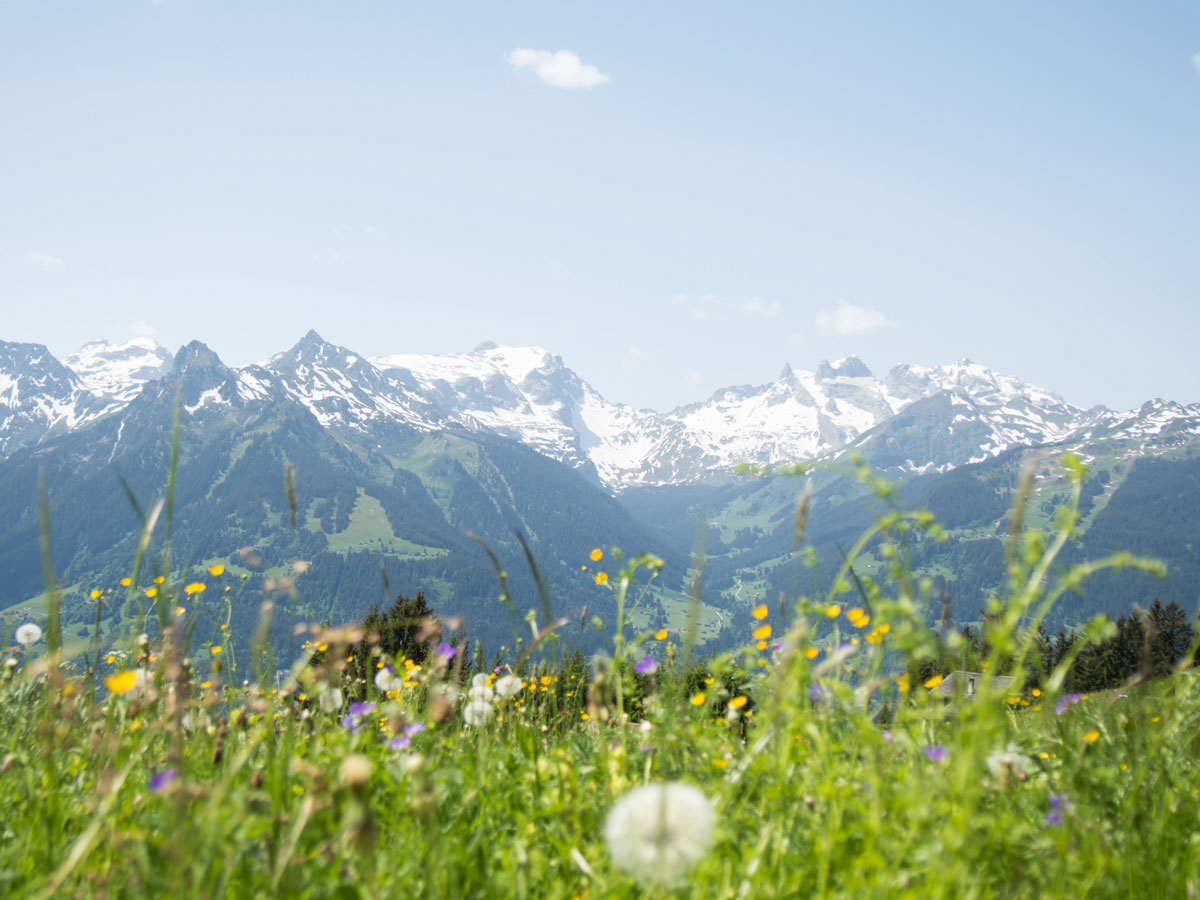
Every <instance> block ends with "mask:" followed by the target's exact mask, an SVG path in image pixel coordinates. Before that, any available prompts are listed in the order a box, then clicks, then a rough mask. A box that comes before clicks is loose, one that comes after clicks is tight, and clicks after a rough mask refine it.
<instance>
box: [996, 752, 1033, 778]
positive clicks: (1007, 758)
mask: <svg viewBox="0 0 1200 900" xmlns="http://www.w3.org/2000/svg"><path fill="white" fill-rule="evenodd" d="M987 767H988V771H989V772H991V773H992V777H993V778H998V779H1007V778H1009V777H1010V776H1017V777H1020V776H1021V775H1026V774H1028V772H1029V770H1030V769H1032V768H1033V760H1031V759H1030V758H1029V757H1028V756H1024V755H1023V754H1021V753H1020V751H1018V750H1017V748H1016V747H1014V746H1013V745H1012V744H1009V745H1008V747H1006V748H1005V749H1004V750H996V751H994V752H992V753H989V754H988V758H987Z"/></svg>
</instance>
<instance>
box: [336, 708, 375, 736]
mask: <svg viewBox="0 0 1200 900" xmlns="http://www.w3.org/2000/svg"><path fill="white" fill-rule="evenodd" d="M372 712H375V704H374V703H372V702H370V701H367V702H366V703H351V704H350V712H349V713H347V714H346V715H344V716H342V727H343V728H348V729H350V733H351V734H358V732H359V731H360V730H361V729H362V718H363V716H365V715H366V714H367V713H372Z"/></svg>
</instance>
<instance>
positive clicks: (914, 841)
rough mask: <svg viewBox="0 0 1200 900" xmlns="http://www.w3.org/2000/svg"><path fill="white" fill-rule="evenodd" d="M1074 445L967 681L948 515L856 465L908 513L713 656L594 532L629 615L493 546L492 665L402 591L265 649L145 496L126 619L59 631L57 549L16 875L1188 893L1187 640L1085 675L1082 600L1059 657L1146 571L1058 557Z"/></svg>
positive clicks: (1077, 470)
mask: <svg viewBox="0 0 1200 900" xmlns="http://www.w3.org/2000/svg"><path fill="white" fill-rule="evenodd" d="M1066 464H1067V467H1068V470H1069V471H1070V472H1072V473H1073V474H1072V482H1073V484H1074V488H1075V493H1074V498H1073V500H1072V501H1070V502H1068V504H1067V505H1065V506H1064V507H1063V508H1062V509H1061V510H1060V514H1059V516H1058V519H1057V520H1056V525H1055V528H1054V530H1053V531H1051V532H1049V533H1046V532H1043V531H1038V530H1032V529H1030V530H1026V529H1023V528H1022V525H1021V508H1020V504H1018V507H1017V509H1015V510H1014V514H1013V523H1012V536H1011V540H1010V546H1009V579H1008V583H1007V584H1006V586H1005V589H1004V591H1002V592H1001V593H999V594H998V595H997V596H996V597H994V598H993V600H992V601H991V604H990V606H989V609H988V611H987V612H988V615H987V616H986V618H985V620H984V624H983V625H982V626H981V627H982V629H983V632H982V634H983V637H984V638H985V641H986V646H987V648H988V652H987V656H986V658H984V659H982V660H980V661H978V671H977V672H976V671H973V670H972V674H971V677H970V680H969V681H968V679H967V678H966V677H964V674H963V673H964V672H966V671H967V670H968V668H969V666H968V664H967V663H966V662H965V661H963V660H964V659H965V656H960V655H961V654H965V649H964V648H963V647H962V642H961V640H960V639H959V636H958V635H957V634H956V633H954V632H947V631H945V630H943V629H939V628H938V626H937V624H936V623H935V624H930V623H929V622H928V621H927V615H926V611H927V610H928V608H929V606H930V599H931V598H930V592H931V586H930V584H929V583H928V581H927V580H926V579H922V578H919V577H916V576H914V575H913V573H912V572H911V571H909V569H908V567H907V565H906V562H905V545H906V540H907V536H908V535H911V534H912V533H914V532H915V531H917V530H920V531H922V532H924V533H926V534H928V535H932V536H933V537H935V538H936V537H937V535H938V533H939V527H938V525H937V523H936V522H934V521H933V520H932V518H931V517H929V516H928V515H926V514H923V513H921V512H909V511H904V510H901V509H898V508H895V507H894V506H892V505H891V502H892V500H893V497H892V495H891V493H890V492H889V488H888V486H887V485H886V484H884V483H883V482H879V481H876V480H874V478H873V476H871V475H870V474H869V473H867V472H865V470H861V471H859V473H858V475H859V477H861V478H862V479H863V480H864V481H866V482H867V483H868V484H869V485H870V486H871V487H872V489H873V490H874V491H875V493H876V495H877V498H878V499H879V501H880V503H881V509H882V510H883V512H882V515H881V517H880V519H879V521H878V523H877V524H876V525H875V526H874V527H873V528H872V529H871V530H870V531H869V532H868V533H866V534H864V535H863V536H862V537H861V538H860V539H859V541H858V542H857V543H856V544H855V545H854V546H853V547H850V548H848V551H847V553H846V556H845V561H844V564H843V566H842V569H841V572H840V574H839V576H838V577H837V578H836V579H835V580H834V582H833V583H831V584H828V585H821V586H815V587H814V589H813V590H812V591H811V592H809V593H808V594H807V595H804V596H793V597H781V598H779V600H778V602H776V603H771V604H767V605H760V606H757V607H754V608H749V607H747V608H745V609H744V610H742V611H740V612H739V613H738V614H737V615H738V618H737V620H736V621H735V624H734V625H733V626H732V627H734V628H735V629H739V630H740V635H741V637H742V638H743V640H742V643H741V645H740V646H739V647H737V648H736V649H734V650H732V651H728V652H723V653H720V654H709V653H706V652H705V651H704V649H703V647H702V646H698V645H697V641H696V636H695V626H694V624H692V625H690V626H685V627H683V628H679V629H668V628H667V627H666V626H665V623H654V622H651V623H650V626H649V627H648V628H642V627H641V626H638V627H634V625H633V624H632V622H633V621H634V619H635V616H634V613H635V612H637V611H638V610H639V604H640V602H641V598H642V597H643V596H644V595H645V591H646V589H647V586H648V585H649V584H650V583H651V582H652V581H653V579H654V578H655V577H656V575H657V573H658V569H659V567H660V566H661V561H660V560H658V559H657V558H656V557H655V556H653V555H652V554H641V555H626V554H623V553H622V552H621V550H620V549H618V548H610V547H597V548H596V549H595V550H594V551H593V552H592V553H591V555H590V557H589V558H586V559H582V560H578V561H577V563H578V566H579V569H580V571H579V577H580V578H583V579H588V580H589V581H590V582H591V583H592V586H593V587H594V590H595V591H596V592H597V603H596V609H607V610H612V613H611V614H610V615H609V616H608V617H607V619H606V618H605V617H603V616H599V617H598V621H595V622H593V621H591V620H590V619H585V620H583V621H581V622H575V621H570V622H567V621H565V620H562V619H557V620H556V619H551V618H550V616H549V606H548V605H546V606H545V607H544V610H543V612H542V613H541V614H534V615H533V616H532V617H531V618H525V617H522V616H521V615H518V614H517V610H518V608H520V607H521V606H524V605H525V604H524V603H523V602H521V603H518V602H517V600H516V599H514V598H512V597H510V596H509V595H508V593H507V589H506V588H505V587H504V584H505V581H504V578H503V574H504V573H503V572H501V573H500V575H501V577H500V579H499V583H500V594H499V599H498V600H497V606H496V612H497V615H500V616H510V617H512V618H513V619H514V634H519V635H520V641H519V642H518V641H517V640H514V642H513V644H512V646H511V647H510V648H507V649H506V650H505V651H504V652H496V653H495V656H489V655H485V654H484V652H483V651H481V650H479V649H478V648H476V647H475V646H473V645H472V644H471V642H470V641H465V640H463V639H462V631H461V626H462V623H458V622H455V621H454V620H452V619H449V618H447V619H445V620H442V619H439V618H438V617H436V616H434V615H433V614H432V613H431V612H429V611H428V609H427V608H425V607H424V606H423V603H424V601H423V599H420V598H411V597H408V598H403V597H402V598H399V599H398V600H397V605H396V607H395V608H394V610H392V611H387V610H385V611H381V612H376V613H375V614H373V615H372V616H369V617H368V618H367V619H365V620H363V621H360V622H357V623H315V622H309V623H299V624H297V625H296V628H295V630H296V634H297V637H298V638H299V639H301V640H302V651H301V653H300V654H299V656H298V658H296V659H287V660H275V659H273V658H272V656H273V651H272V650H271V648H270V645H269V643H268V642H267V641H265V640H264V639H263V638H262V635H265V634H266V633H267V623H268V622H269V620H270V617H271V616H272V614H273V609H272V605H273V604H272V601H271V600H268V601H267V602H266V603H265V604H264V605H263V608H262V610H261V611H260V620H261V625H260V629H259V631H260V632H261V634H260V635H258V636H257V637H256V636H254V635H251V636H244V637H247V638H248V640H247V641H246V642H245V643H239V642H237V641H235V640H234V638H235V636H234V635H232V634H231V633H230V629H229V628H228V625H227V624H225V625H221V626H219V627H218V628H217V629H215V631H214V633H213V634H211V635H206V634H199V633H196V631H195V630H194V629H192V628H191V627H190V625H189V623H191V622H193V621H195V620H194V619H193V618H192V617H191V614H192V613H194V611H195V610H196V609H198V608H204V609H206V610H207V611H208V612H209V613H211V614H212V616H213V620H214V621H220V622H225V623H228V622H229V621H230V617H229V616H228V615H222V614H223V613H227V612H228V610H230V609H232V608H233V607H234V605H236V604H238V603H239V602H245V601H243V600H242V599H241V594H240V591H241V585H242V583H243V582H242V580H241V579H240V577H239V576H235V575H234V574H233V573H231V572H227V571H226V570H225V568H224V567H223V566H220V565H215V566H210V567H207V568H204V567H193V566H186V565H174V566H173V565H172V561H171V559H170V555H169V542H168V543H166V544H162V543H156V542H155V536H156V534H157V532H156V525H157V523H156V511H157V510H159V509H162V508H163V507H162V506H161V505H160V506H158V507H153V508H151V512H150V513H149V514H147V515H146V516H145V517H144V519H143V523H144V534H143V540H142V542H141V544H140V549H139V553H138V557H137V558H136V559H134V560H131V561H130V569H129V574H128V576H127V577H126V578H124V579H122V581H121V582H120V583H118V584H114V585H104V584H100V585H96V586H95V592H96V597H101V596H108V595H109V592H114V593H116V594H122V593H123V594H124V595H126V596H127V597H129V598H136V599H137V600H138V602H139V604H141V608H142V609H143V615H142V617H141V618H140V619H139V620H138V621H136V622H135V623H133V627H131V630H130V634H129V637H128V640H127V641H125V642H124V643H123V644H122V645H120V646H114V647H101V646H100V644H99V642H98V641H97V643H96V644H95V646H91V647H87V648H75V649H74V651H73V652H71V653H68V652H66V651H65V650H64V642H63V635H62V633H61V629H60V628H59V625H58V622H57V621H56V611H55V605H54V602H53V594H54V590H53V575H52V573H50V574H49V575H48V577H49V578H50V579H51V590H50V591H49V593H50V596H51V602H50V604H49V612H48V615H47V617H46V619H45V620H44V621H42V622H41V623H40V624H35V623H26V624H23V625H22V626H21V627H20V628H19V629H17V630H16V632H15V634H13V635H11V636H10V637H11V638H12V639H14V640H15V641H16V642H17V643H16V644H15V645H14V646H13V647H12V648H10V650H9V652H8V653H7V654H6V658H5V659H4V663H3V670H2V683H0V716H2V728H0V759H2V762H0V772H2V778H0V809H3V815H2V817H0V822H2V825H0V827H2V836H0V895H2V896H10V897H31V898H52V897H53V898H68V897H69V898H73V897H79V898H89V897H114V898H140V897H147V898H149V897H155V898H158V897H227V896H228V897H297V898H339V900H351V898H396V897H448V898H466V897H506V898H514V897H552V898H601V897H722V898H754V900H760V898H768V897H781V898H782V897H855V898H861V897H909V896H911V897H922V898H963V897H981V898H983V897H1029V898H1047V897H1085V896H1086V897H1120V898H1126V897H1191V896H1195V895H1196V891H1197V888H1198V887H1200V773H1198V771H1197V762H1196V760H1197V758H1198V756H1200V707H1198V701H1200V685H1198V683H1197V677H1196V671H1195V669H1194V668H1192V666H1191V661H1192V660H1193V659H1194V658H1195V654H1196V649H1197V647H1196V639H1195V638H1193V640H1192V643H1191V645H1190V646H1189V647H1188V648H1187V653H1186V654H1184V655H1183V656H1182V657H1181V658H1180V659H1179V660H1178V661H1177V662H1176V663H1175V664H1174V665H1173V667H1172V669H1171V671H1170V672H1169V673H1167V674H1166V675H1165V676H1164V677H1151V675H1150V674H1149V673H1148V672H1146V671H1140V672H1138V673H1137V674H1135V675H1133V676H1131V677H1130V678H1128V679H1127V680H1126V681H1125V682H1124V683H1122V684H1121V686H1119V687H1118V688H1116V689H1112V690H1105V691H1101V692H1095V693H1091V694H1084V693H1082V692H1078V693H1075V692H1068V691H1067V690H1066V689H1065V688H1064V681H1065V679H1066V677H1067V674H1068V672H1069V670H1070V667H1071V664H1072V662H1073V660H1074V656H1075V655H1076V654H1078V653H1079V652H1082V650H1083V648H1085V647H1086V646H1088V645H1089V644H1094V643H1096V642H1098V641H1101V640H1103V639H1104V638H1105V637H1106V636H1108V635H1109V634H1110V632H1111V630H1112V628H1113V626H1112V625H1111V623H1108V622H1107V620H1103V619H1097V620H1096V621H1093V622H1091V623H1087V624H1086V625H1083V626H1081V628H1080V629H1079V632H1078V636H1077V637H1078V640H1077V641H1076V643H1075V648H1074V650H1073V652H1072V654H1069V655H1068V657H1067V658H1064V659H1062V660H1060V661H1058V662H1057V663H1056V664H1055V665H1054V666H1053V667H1048V666H1047V665H1046V664H1045V660H1044V659H1043V657H1042V655H1041V654H1040V652H1039V644H1038V640H1037V628H1038V625H1039V624H1040V622H1041V621H1042V620H1043V619H1044V618H1045V616H1046V614H1047V612H1048V611H1049V610H1050V609H1051V608H1052V607H1053V605H1054V604H1055V603H1059V602H1063V599H1064V597H1066V596H1069V593H1070V592H1072V591H1076V590H1083V591H1086V589H1087V587H1086V576H1087V575H1088V574H1089V573H1090V572H1091V571H1094V570H1096V569H1098V568H1102V567H1112V566H1117V567H1124V568H1131V569H1143V570H1147V571H1148V572H1149V573H1151V574H1152V573H1153V572H1154V571H1155V569H1156V566H1155V564H1154V563H1153V562H1151V561H1147V560H1141V559H1136V558H1134V557H1132V556H1129V555H1128V554H1121V553H1118V554H1114V555H1113V556H1112V557H1110V558H1107V559H1102V560H1092V561H1089V562H1087V563H1084V564H1080V565H1078V566H1074V567H1072V568H1064V567H1060V566H1058V565H1056V562H1055V560H1056V558H1057V557H1058V555H1059V553H1060V551H1061V550H1062V549H1063V547H1064V546H1065V545H1066V544H1067V543H1068V542H1069V541H1070V540H1071V535H1072V529H1073V527H1074V525H1075V522H1076V517H1077V504H1078V497H1079V490H1080V485H1081V483H1082V480H1083V477H1084V473H1083V467H1082V466H1081V465H1080V464H1079V463H1078V461H1075V460H1071V459H1068V460H1067V461H1066ZM170 489H171V487H170V486H169V487H168V496H169V491H170ZM167 507H168V508H169V503H168V504H167ZM805 514H806V509H805V504H804V503H803V502H801V504H800V508H799V513H798V516H797V540H798V541H802V540H803V528H804V516H805ZM868 546H873V547H875V548H877V551H878V552H879V553H880V554H881V555H882V557H883V558H885V559H886V560H888V565H887V567H886V571H880V572H877V573H876V575H875V576H874V577H868V576H867V575H865V574H863V573H862V572H858V571H856V569H855V557H856V555H857V554H858V553H859V552H861V551H862V550H863V549H864V548H866V547H868ZM154 554H159V555H158V556H155V560H156V561H157V564H156V566H154V567H151V566H150V564H149V561H150V558H151V556H152V555H154ZM150 571H156V572H159V573H160V574H159V575H157V576H156V577H155V578H149V577H146V573H147V572H150ZM694 571H695V576H696V578H697V579H699V578H702V577H703V575H702V572H703V559H702V557H700V556H698V557H697V560H696V561H695V564H694ZM286 590H287V585H280V587H279V591H278V595H279V597H280V598H281V600H282V598H283V597H284V596H285V595H286ZM94 599H95V598H94ZM601 599H603V601H604V603H601ZM533 602H534V603H535V604H536V603H537V600H536V599H535V600H534V601H533ZM392 613H395V614H394V615H392ZM589 616H590V617H591V618H596V616H595V615H593V614H589ZM397 623H399V624H397ZM579 627H594V628H603V629H605V630H606V631H608V632H609V633H611V635H612V641H611V646H610V650H609V652H607V653H606V654H602V655H600V656H597V657H594V658H590V659H585V658H583V657H582V655H581V654H578V653H574V652H572V650H571V645H570V632H571V630H572V629H576V628H579ZM239 646H248V647H249V648H250V650H249V652H248V653H247V652H246V651H244V650H243V651H242V652H241V654H240V656H241V658H239V653H238V652H237V647H239ZM493 651H494V648H489V650H488V652H489V653H491V652H493ZM951 687H952V688H953V689H950V688H951Z"/></svg>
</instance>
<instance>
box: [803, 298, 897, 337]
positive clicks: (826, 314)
mask: <svg viewBox="0 0 1200 900" xmlns="http://www.w3.org/2000/svg"><path fill="white" fill-rule="evenodd" d="M813 324H814V325H815V326H816V328H817V332H818V333H819V334H831V335H836V336H838V337H851V336H853V335H856V334H866V333H867V332H869V331H877V330H879V329H880V328H891V327H892V326H894V325H895V324H896V323H895V322H893V321H892V320H891V319H889V318H888V317H887V316H885V315H884V314H883V313H881V312H880V311H879V310H877V309H869V308H868V307H865V306H855V305H854V304H853V303H849V302H847V301H845V300H839V301H838V302H837V305H836V306H835V307H834V308H833V309H823V310H821V311H820V312H818V313H817V317H816V319H815V320H814V321H813Z"/></svg>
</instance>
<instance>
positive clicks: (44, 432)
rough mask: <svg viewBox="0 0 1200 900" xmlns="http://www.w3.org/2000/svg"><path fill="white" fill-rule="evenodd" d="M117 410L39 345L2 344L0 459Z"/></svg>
mask: <svg viewBox="0 0 1200 900" xmlns="http://www.w3.org/2000/svg"><path fill="white" fill-rule="evenodd" d="M116 408H118V407H116V406H114V405H113V404H111V403H109V402H107V401H106V400H105V399H104V398H102V397H100V396H98V395H96V394H93V393H91V392H90V391H88V390H87V388H86V387H85V386H84V384H83V382H82V381H81V380H80V379H79V377H78V376H77V375H76V374H75V373H74V372H72V371H71V370H70V369H69V368H67V367H66V366H64V365H63V364H62V363H61V362H59V361H58V360H57V359H55V358H54V356H53V354H51V353H50V351H49V350H48V349H46V347H45V346H43V345H42V344H22V343H14V342H9V341H0V457H2V456H8V455H9V454H10V453H12V452H13V451H14V450H16V449H18V448H20V447H24V446H27V445H29V444H36V443H39V442H40V441H42V440H45V439H46V438H48V437H53V436H55V435H58V434H62V433H64V432H66V431H70V430H71V429H72V428H75V427H76V426H78V425H82V424H83V423H85V422H90V421H91V420H93V419H95V418H97V417H99V416H101V415H103V414H104V413H106V412H111V411H113V410H114V409H116Z"/></svg>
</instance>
